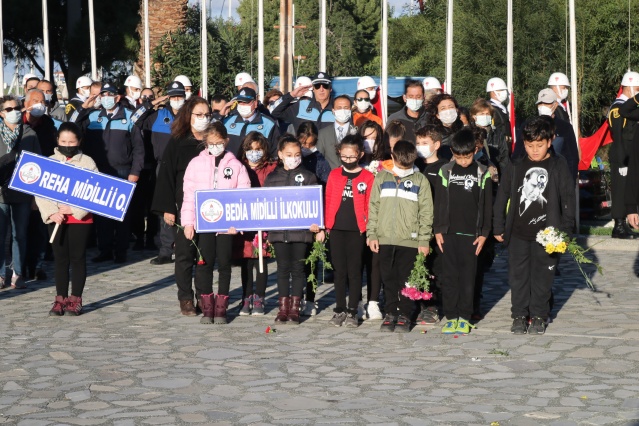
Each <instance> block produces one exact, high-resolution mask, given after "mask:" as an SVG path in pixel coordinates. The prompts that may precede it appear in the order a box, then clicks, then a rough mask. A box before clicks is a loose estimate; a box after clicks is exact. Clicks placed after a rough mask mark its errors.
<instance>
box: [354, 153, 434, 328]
mask: <svg viewBox="0 0 639 426" xmlns="http://www.w3.org/2000/svg"><path fill="white" fill-rule="evenodd" d="M416 158H417V150H416V149H415V145H413V143H411V142H408V141H403V140H402V141H399V142H397V143H396V144H395V145H394V147H393V152H392V160H393V163H394V164H395V165H394V166H393V168H392V170H393V171H392V172H390V171H388V170H382V171H380V172H379V173H377V176H376V177H375V181H374V183H373V190H372V192H371V197H370V204H369V222H368V225H367V226H366V232H367V235H368V238H369V247H370V248H371V250H372V251H373V252H374V253H379V260H380V271H381V276H382V282H383V283H384V295H385V298H386V307H385V309H386V316H385V317H384V320H383V322H382V325H381V328H380V329H381V331H388V332H393V331H395V330H397V331H400V332H405V333H407V332H409V331H410V316H411V314H412V310H413V302H412V301H411V300H410V299H409V298H407V297H405V296H403V295H402V294H401V290H402V289H403V288H404V283H405V282H406V280H407V279H408V276H409V275H410V272H411V270H412V268H413V264H414V263H415V257H416V256H417V253H418V252H421V253H424V254H428V245H429V241H430V238H431V230H432V223H433V201H432V196H431V193H430V184H429V183H428V180H427V179H426V177H425V176H424V175H423V174H421V173H419V172H415V170H414V169H413V163H414V162H415V159H416Z"/></svg>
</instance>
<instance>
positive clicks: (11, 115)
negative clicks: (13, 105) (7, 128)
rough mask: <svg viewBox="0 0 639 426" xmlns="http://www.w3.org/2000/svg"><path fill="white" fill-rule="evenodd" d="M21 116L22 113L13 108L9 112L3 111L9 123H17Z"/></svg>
mask: <svg viewBox="0 0 639 426" xmlns="http://www.w3.org/2000/svg"><path fill="white" fill-rule="evenodd" d="M21 118H22V113H21V112H20V111H17V110H15V109H14V110H13V111H11V112H6V113H5V120H6V121H7V123H9V124H18V123H19V122H20V119H21Z"/></svg>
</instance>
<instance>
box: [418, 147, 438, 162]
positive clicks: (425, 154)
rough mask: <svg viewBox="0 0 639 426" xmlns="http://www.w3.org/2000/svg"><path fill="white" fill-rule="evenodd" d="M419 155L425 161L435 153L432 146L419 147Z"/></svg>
mask: <svg viewBox="0 0 639 426" xmlns="http://www.w3.org/2000/svg"><path fill="white" fill-rule="evenodd" d="M416 148H417V155H418V156H419V157H421V158H423V159H426V158H430V157H432V156H433V154H434V153H435V152H434V151H431V150H430V145H417V146H416Z"/></svg>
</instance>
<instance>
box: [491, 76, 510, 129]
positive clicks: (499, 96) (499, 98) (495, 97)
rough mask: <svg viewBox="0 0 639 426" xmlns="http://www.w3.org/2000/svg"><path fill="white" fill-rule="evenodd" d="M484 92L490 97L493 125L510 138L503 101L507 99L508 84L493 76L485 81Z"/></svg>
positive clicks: (508, 123)
mask: <svg viewBox="0 0 639 426" xmlns="http://www.w3.org/2000/svg"><path fill="white" fill-rule="evenodd" d="M486 93H488V98H489V99H490V104H491V105H492V107H493V111H494V112H495V114H494V115H493V126H495V128H498V129H501V130H502V131H503V132H504V134H505V135H506V136H507V137H509V138H512V132H511V130H510V117H509V116H508V110H507V109H506V107H505V106H504V103H505V102H506V101H507V100H508V86H506V82H505V81H504V80H502V79H501V78H499V77H493V78H491V79H490V80H488V83H486Z"/></svg>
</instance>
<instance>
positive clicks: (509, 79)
mask: <svg viewBox="0 0 639 426" xmlns="http://www.w3.org/2000/svg"><path fill="white" fill-rule="evenodd" d="M506 85H507V86H508V91H509V92H510V95H511V97H512V93H513V0H508V23H507V24H506ZM508 112H510V102H508ZM513 136H514V135H513Z"/></svg>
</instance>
